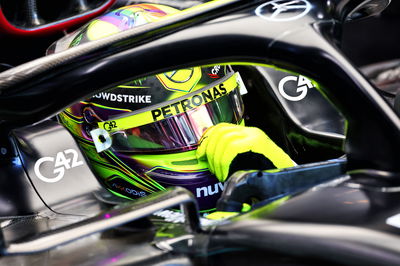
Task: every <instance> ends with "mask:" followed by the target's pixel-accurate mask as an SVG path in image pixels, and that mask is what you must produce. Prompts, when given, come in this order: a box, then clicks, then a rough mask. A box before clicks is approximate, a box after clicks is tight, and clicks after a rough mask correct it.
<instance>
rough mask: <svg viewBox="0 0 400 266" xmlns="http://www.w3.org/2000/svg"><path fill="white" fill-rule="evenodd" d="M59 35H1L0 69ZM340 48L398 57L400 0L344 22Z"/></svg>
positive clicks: (356, 54) (356, 55) (372, 59)
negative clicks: (376, 14)
mask: <svg viewBox="0 0 400 266" xmlns="http://www.w3.org/2000/svg"><path fill="white" fill-rule="evenodd" d="M125 1H126V0H125ZM62 36H63V34H62V33H58V34H54V35H52V36H46V37H40V38H39V37H35V38H27V37H23V38H21V37H20V38H16V37H12V38H11V36H6V35H3V36H0V41H1V46H0V47H1V49H0V64H1V65H2V67H1V68H0V71H2V70H4V69H6V68H7V67H5V65H11V66H16V65H19V64H22V63H24V62H27V61H30V60H33V59H35V58H38V57H41V56H43V55H44V54H45V52H46V49H47V47H48V46H49V45H50V44H51V43H53V42H54V41H56V40H58V39H59V38H60V37H62ZM341 49H342V50H343V52H344V54H345V55H346V56H347V57H348V58H350V59H351V61H352V62H354V63H355V64H356V65H357V66H363V65H367V64H371V63H376V62H381V61H386V60H391V59H396V58H400V0H392V3H391V4H390V5H389V7H388V8H387V9H386V10H385V11H384V12H383V13H382V14H380V15H379V16H375V17H372V18H366V19H362V20H359V21H354V22H348V23H346V24H345V25H344V29H343V39H342V47H341Z"/></svg>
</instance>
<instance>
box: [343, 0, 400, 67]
mask: <svg viewBox="0 0 400 266" xmlns="http://www.w3.org/2000/svg"><path fill="white" fill-rule="evenodd" d="M342 50H343V52H344V54H345V55H346V56H347V57H349V58H350V59H351V61H353V62H354V63H355V64H356V65H357V66H363V65H366V64H371V63H376V62H381V61H386V60H392V59H396V58H400V1H399V0H392V2H391V4H390V5H389V7H388V8H387V9H386V10H385V11H384V12H383V13H382V14H380V15H379V16H376V17H371V18H366V19H363V20H360V21H354V22H348V23H347V24H345V25H344V30H343V40H342Z"/></svg>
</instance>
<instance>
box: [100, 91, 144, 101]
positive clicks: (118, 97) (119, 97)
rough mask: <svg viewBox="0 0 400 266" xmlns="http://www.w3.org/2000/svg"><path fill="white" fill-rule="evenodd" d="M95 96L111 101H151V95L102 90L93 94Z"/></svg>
mask: <svg viewBox="0 0 400 266" xmlns="http://www.w3.org/2000/svg"><path fill="white" fill-rule="evenodd" d="M93 98H98V99H103V100H106V101H110V102H124V103H151V95H128V94H115V93H109V92H102V93H98V94H95V95H93Z"/></svg>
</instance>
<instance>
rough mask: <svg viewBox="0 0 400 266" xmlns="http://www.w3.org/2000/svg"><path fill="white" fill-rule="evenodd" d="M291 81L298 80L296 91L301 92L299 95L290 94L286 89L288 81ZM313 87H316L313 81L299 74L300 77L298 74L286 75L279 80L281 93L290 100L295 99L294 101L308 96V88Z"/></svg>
mask: <svg viewBox="0 0 400 266" xmlns="http://www.w3.org/2000/svg"><path fill="white" fill-rule="evenodd" d="M291 81H293V82H297V90H296V92H298V93H299V95H298V96H290V95H288V94H287V93H286V91H285V85H286V84H287V82H291ZM313 87H314V85H313V84H312V83H311V81H310V80H309V79H307V78H306V77H303V76H298V77H297V76H286V77H284V78H283V79H281V81H279V85H278V89H279V93H280V94H281V95H282V96H283V98H285V99H287V100H289V101H293V102H296V101H300V100H302V99H304V97H306V95H307V89H311V88H313Z"/></svg>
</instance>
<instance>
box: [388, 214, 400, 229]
mask: <svg viewBox="0 0 400 266" xmlns="http://www.w3.org/2000/svg"><path fill="white" fill-rule="evenodd" d="M386 224H388V225H391V226H394V227H397V228H400V213H399V214H396V215H393V216H391V217H389V218H387V219H386Z"/></svg>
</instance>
